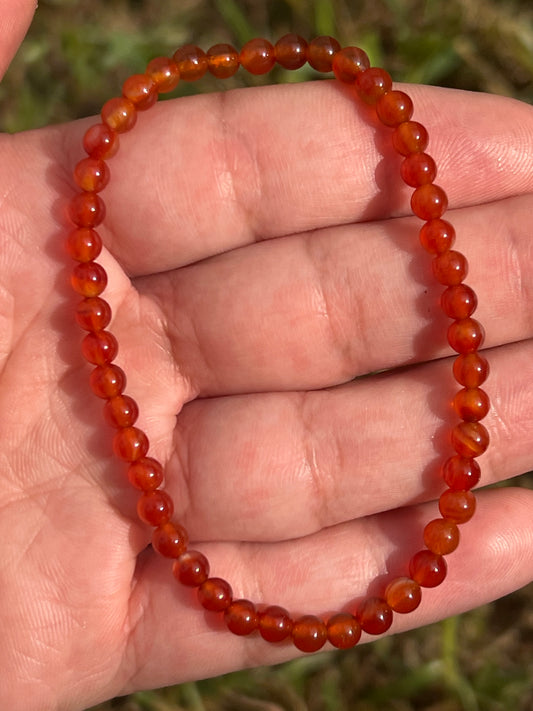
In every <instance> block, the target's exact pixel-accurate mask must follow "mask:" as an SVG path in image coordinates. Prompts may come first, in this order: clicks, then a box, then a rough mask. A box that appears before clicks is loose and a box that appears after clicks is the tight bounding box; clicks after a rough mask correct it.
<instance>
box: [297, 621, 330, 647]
mask: <svg viewBox="0 0 533 711" xmlns="http://www.w3.org/2000/svg"><path fill="white" fill-rule="evenodd" d="M291 635H292V641H293V643H294V646H295V647H297V648H298V649H299V650H301V651H302V652H317V651H318V650H319V649H322V647H323V646H324V645H325V644H326V641H327V639H328V631H327V629H326V625H325V624H324V623H323V622H322V620H320V619H319V618H318V617H315V616H314V615H304V616H303V617H299V618H298V619H297V620H295V621H294V623H293V626H292V632H291Z"/></svg>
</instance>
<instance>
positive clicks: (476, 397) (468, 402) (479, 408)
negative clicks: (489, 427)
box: [453, 388, 490, 422]
mask: <svg viewBox="0 0 533 711" xmlns="http://www.w3.org/2000/svg"><path fill="white" fill-rule="evenodd" d="M453 409H454V410H455V412H456V413H457V415H458V416H459V417H460V418H461V419H462V420H465V421H466V422H478V421H479V420H482V419H483V418H484V417H486V416H487V413H488V411H489V409H490V400H489V396H488V395H487V393H486V392H485V391H484V390H481V388H463V389H462V390H459V392H458V393H457V394H456V395H455V397H454V399H453Z"/></svg>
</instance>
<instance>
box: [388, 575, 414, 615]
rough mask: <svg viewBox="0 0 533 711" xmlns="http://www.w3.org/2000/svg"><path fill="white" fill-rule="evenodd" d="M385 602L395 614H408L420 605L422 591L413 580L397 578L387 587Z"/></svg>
mask: <svg viewBox="0 0 533 711" xmlns="http://www.w3.org/2000/svg"><path fill="white" fill-rule="evenodd" d="M385 600H386V602H387V605H388V606H389V607H390V608H391V610H394V612H400V613H401V614H407V613H408V612H412V611H413V610H416V608H417V607H418V606H419V605H420V601H421V600H422V591H421V589H420V585H419V584H418V583H417V582H416V581H415V580H411V578H407V577H403V578H395V579H394V580H391V582H390V583H389V584H388V585H387V588H386V590H385Z"/></svg>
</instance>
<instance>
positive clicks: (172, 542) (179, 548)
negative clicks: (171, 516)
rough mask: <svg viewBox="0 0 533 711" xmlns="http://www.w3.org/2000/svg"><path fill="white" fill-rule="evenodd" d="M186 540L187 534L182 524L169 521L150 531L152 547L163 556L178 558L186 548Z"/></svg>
mask: <svg viewBox="0 0 533 711" xmlns="http://www.w3.org/2000/svg"><path fill="white" fill-rule="evenodd" d="M188 542H189V536H188V535H187V531H186V530H185V529H184V528H183V526H180V525H179V524H177V523H176V524H175V523H170V521H168V522H167V523H163V524H161V526H158V527H157V528H156V529H155V531H154V532H153V533H152V547H153V548H154V550H156V551H157V552H158V553H159V554H160V555H162V556H164V557H165V558H179V557H180V555H182V554H183V553H185V551H186V550H187V544H188Z"/></svg>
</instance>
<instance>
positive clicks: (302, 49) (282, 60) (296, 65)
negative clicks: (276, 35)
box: [274, 33, 307, 69]
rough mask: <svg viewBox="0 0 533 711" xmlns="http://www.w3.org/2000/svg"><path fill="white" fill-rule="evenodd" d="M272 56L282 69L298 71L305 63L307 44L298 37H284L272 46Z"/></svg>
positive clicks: (291, 35)
mask: <svg viewBox="0 0 533 711" xmlns="http://www.w3.org/2000/svg"><path fill="white" fill-rule="evenodd" d="M274 55H275V57H276V62H277V63H278V64H279V65H280V66H282V67H283V68H284V69H300V67H303V65H304V64H305V63H306V62H307V42H306V41H305V40H304V38H303V37H300V35H295V34H292V33H291V34H288V35H284V36H283V37H281V38H280V39H279V40H278V41H277V42H276V44H275V45H274Z"/></svg>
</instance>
